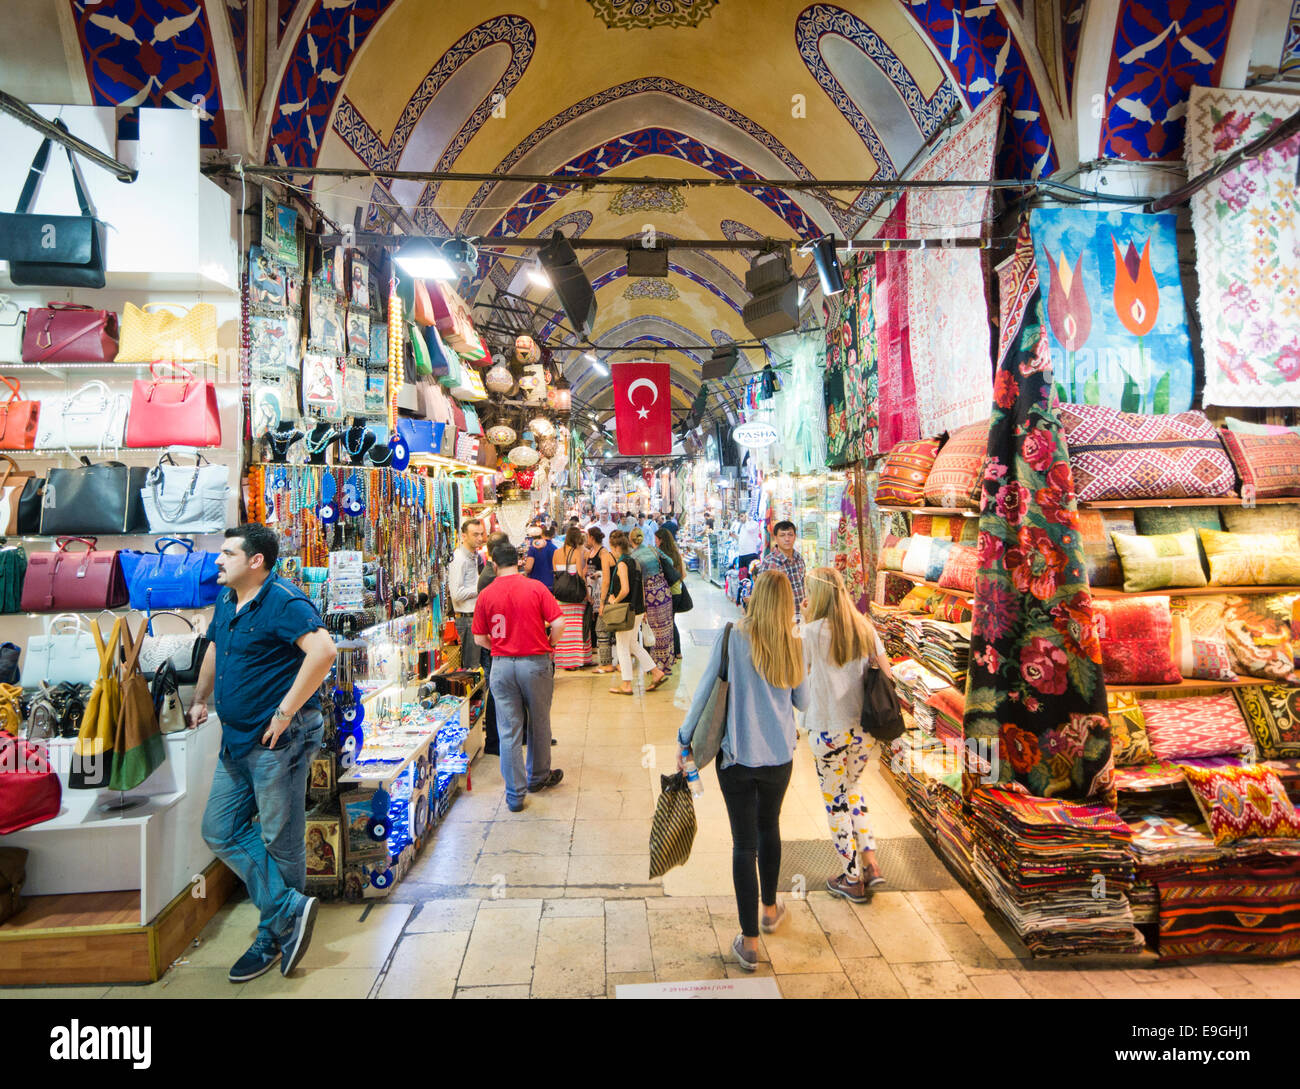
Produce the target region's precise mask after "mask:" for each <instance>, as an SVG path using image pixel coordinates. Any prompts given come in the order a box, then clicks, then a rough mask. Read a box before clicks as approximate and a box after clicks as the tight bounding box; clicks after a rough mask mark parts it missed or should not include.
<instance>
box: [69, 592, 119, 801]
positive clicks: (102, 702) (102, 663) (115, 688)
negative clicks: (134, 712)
mask: <svg viewBox="0 0 1300 1089" xmlns="http://www.w3.org/2000/svg"><path fill="white" fill-rule="evenodd" d="M90 633H91V635H93V636H94V637H95V646H96V647H98V648H99V676H98V677H96V678H95V686H94V688H92V689H91V691H90V699H88V700H87V701H86V710H85V713H84V714H83V715H82V716H81V730H80V731H79V732H78V734H77V740H76V742H75V743H74V744H73V748H72V770H71V771H70V773H69V774H68V787H69V788H70V789H72V790H99V789H101V788H103V787H106V786H108V779H109V773H110V772H111V770H112V765H113V742H114V740H115V739H116V737H117V719H118V715H119V714H120V713H121V710H122V688H121V684H120V682H119V680H118V671H117V658H118V644H119V642H120V640H121V638H122V618H120V617H119V618H118V619H117V620H116V621H114V623H113V630H112V632H111V633H110V634H109V636H108V642H107V643H105V642H104V637H103V635H102V634H101V633H100V630H99V620H98V618H96V619H95V620H94V621H93V622H92V623H91V625H90Z"/></svg>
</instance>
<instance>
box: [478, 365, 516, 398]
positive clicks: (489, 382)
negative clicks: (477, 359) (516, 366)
mask: <svg viewBox="0 0 1300 1089" xmlns="http://www.w3.org/2000/svg"><path fill="white" fill-rule="evenodd" d="M483 384H484V385H485V386H487V388H488V390H489V391H490V392H492V393H509V392H510V389H511V387H513V386H514V384H515V376H514V375H513V374H511V373H510V368H509V367H507V366H506V365H505V364H504V363H502V362H501V361H500V360H499V359H498V360H497V362H495V363H493V364H492V366H491V368H489V370H488V372H487V374H485V375H484V376H483Z"/></svg>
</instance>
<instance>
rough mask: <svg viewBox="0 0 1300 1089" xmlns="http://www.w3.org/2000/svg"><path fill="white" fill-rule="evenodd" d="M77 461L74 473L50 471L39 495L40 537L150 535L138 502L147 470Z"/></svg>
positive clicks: (111, 463) (105, 462)
mask: <svg viewBox="0 0 1300 1089" xmlns="http://www.w3.org/2000/svg"><path fill="white" fill-rule="evenodd" d="M80 460H81V464H80V465H79V466H77V468H75V469H51V470H50V475H49V476H48V477H47V478H46V480H45V487H44V490H43V491H42V493H41V522H40V532H41V534H42V535H43V536H46V537H58V536H72V537H78V536H83V535H93V534H96V533H116V534H122V533H143V532H144V531H145V530H146V529H148V526H149V521H148V519H147V518H145V514H144V503H143V502H142V500H141V498H140V492H141V490H142V489H143V488H144V484H145V480H146V479H147V477H148V475H149V469H148V466H145V465H125V464H123V463H122V462H120V461H101V462H96V463H94V464H92V463H91V461H90V459H89V458H87V457H85V456H82V458H81V459H80ZM24 501H25V500H24ZM19 513H20V517H21V513H22V512H21V511H20V512H19Z"/></svg>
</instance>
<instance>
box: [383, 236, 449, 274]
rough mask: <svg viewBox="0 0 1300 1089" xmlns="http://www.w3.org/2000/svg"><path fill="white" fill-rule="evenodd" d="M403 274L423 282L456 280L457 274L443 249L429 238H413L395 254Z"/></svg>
mask: <svg viewBox="0 0 1300 1089" xmlns="http://www.w3.org/2000/svg"><path fill="white" fill-rule="evenodd" d="M393 260H394V261H396V262H397V265H398V267H399V268H401V269H402V271H403V272H406V273H409V274H410V275H411V276H415V277H417V278H418V279H421V280H455V279H456V272H455V270H454V269H453V268H452V265H451V262H450V261H449V260H447V258H446V257H445V256H444V255H443V252H442V249H441V248H440V247H439V246H438V245H436V244H435V243H434V242H432V241H430V240H429V239H427V238H412V239H411V240H410V241H409V242H403V243H402V245H401V248H400V249H398V251H397V253H396V254H394V256H393Z"/></svg>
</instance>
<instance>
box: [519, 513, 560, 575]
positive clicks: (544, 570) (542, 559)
mask: <svg viewBox="0 0 1300 1089" xmlns="http://www.w3.org/2000/svg"><path fill="white" fill-rule="evenodd" d="M554 536H555V527H554V526H553V525H551V523H550V522H547V523H546V524H545V525H544V526H542V532H541V536H540V537H536V538H534V539H533V540H532V542H531V543H530V544H529V545H528V555H527V556H526V558H525V559H524V574H526V575H527V576H528V577H529V578H530V579H536V580H537V581H538V582H540V583H541V584H542V585H543V586H545V587H546V588H547V589H548V590H549V589H551V587H552V586H553V585H554V584H555V542H554V540H553V539H552V538H554Z"/></svg>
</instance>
